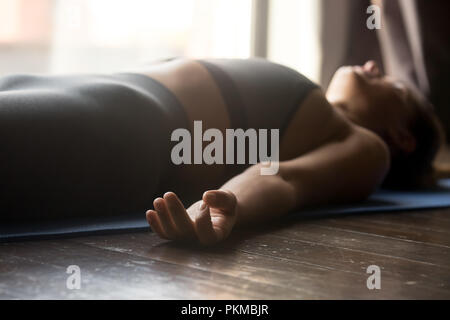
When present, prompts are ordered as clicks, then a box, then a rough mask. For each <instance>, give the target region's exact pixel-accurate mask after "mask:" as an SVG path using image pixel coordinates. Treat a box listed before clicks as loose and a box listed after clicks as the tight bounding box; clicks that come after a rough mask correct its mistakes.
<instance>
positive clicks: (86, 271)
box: [0, 240, 300, 299]
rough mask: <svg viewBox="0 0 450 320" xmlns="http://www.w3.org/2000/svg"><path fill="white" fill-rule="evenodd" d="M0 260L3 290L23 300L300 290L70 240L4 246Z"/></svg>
mask: <svg viewBox="0 0 450 320" xmlns="http://www.w3.org/2000/svg"><path fill="white" fill-rule="evenodd" d="M0 262H1V263H0V265H1V269H0V271H1V274H0V283H1V286H0V288H1V290H2V292H5V291H6V292H7V294H8V295H10V296H11V295H13V296H15V297H18V298H21V299H27V298H31V299H35V298H39V299H55V298H58V299H59V298H63V299H64V298H70V299H73V298H77V299H97V298H101V299H135V298H138V299H140V298H145V299H207V298H214V299H239V298H245V299H264V298H267V297H269V296H270V297H280V298H286V297H287V296H295V295H296V294H298V293H297V292H298V291H299V290H295V288H294V289H290V288H283V290H281V288H279V287H275V286H271V285H268V284H264V283H258V282H255V281H251V280H247V279H239V281H236V279H235V278H233V277H230V276H227V275H221V274H212V273H211V272H208V271H207V270H198V269H194V268H188V267H180V266H178V265H176V264H172V263H167V262H164V261H157V260H152V259H136V256H133V255H130V254H129V253H128V252H126V251H119V250H104V249H99V248H95V247H92V246H86V245H83V244H79V243H75V242H69V241H67V240H59V241H45V242H43V241H40V242H33V243H31V242H28V243H17V244H6V245H5V244H3V245H2V246H1V251H0ZM70 264H76V265H78V266H80V268H81V272H82V286H83V288H82V289H80V290H67V289H66V287H65V283H66V279H67V276H68V275H67V274H66V273H65V271H66V268H67V266H68V265H70ZM299 296H300V295H299Z"/></svg>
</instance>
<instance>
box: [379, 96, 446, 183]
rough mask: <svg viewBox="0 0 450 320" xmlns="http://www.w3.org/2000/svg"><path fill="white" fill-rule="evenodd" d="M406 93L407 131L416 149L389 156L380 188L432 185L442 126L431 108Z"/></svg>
mask: <svg viewBox="0 0 450 320" xmlns="http://www.w3.org/2000/svg"><path fill="white" fill-rule="evenodd" d="M408 92H409V93H408V96H407V103H408V104H411V105H412V107H413V110H414V115H413V117H412V119H411V122H410V124H409V130H410V132H411V133H412V135H413V136H414V138H415V140H416V148H415V150H414V151H413V152H411V153H405V152H402V151H400V150H395V152H391V167H390V170H389V172H388V173H387V175H386V178H385V180H384V182H383V184H382V187H384V188H389V189H418V188H423V187H429V186H431V185H434V183H435V181H434V167H433V161H434V159H435V157H436V155H437V153H438V151H439V149H440V147H441V145H442V144H443V141H444V140H445V139H444V134H443V130H442V126H441V124H440V121H439V119H438V118H437V116H436V114H435V112H434V107H433V106H432V105H431V104H430V103H429V102H428V101H426V99H425V98H424V97H422V96H421V95H419V94H417V93H415V92H413V91H412V90H408ZM391 151H392V150H391Z"/></svg>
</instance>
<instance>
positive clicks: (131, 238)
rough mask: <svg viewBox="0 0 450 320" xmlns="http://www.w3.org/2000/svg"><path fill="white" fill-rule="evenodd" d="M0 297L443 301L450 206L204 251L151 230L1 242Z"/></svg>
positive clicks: (323, 224)
mask: <svg viewBox="0 0 450 320" xmlns="http://www.w3.org/2000/svg"><path fill="white" fill-rule="evenodd" d="M69 265H78V266H79V267H80V269H81V279H82V284H81V289H79V290H69V289H67V287H66V280H67V277H68V276H69V275H68V274H67V273H66V269H67V267H68V266H69ZM370 265H377V266H379V267H380V269H381V289H380V290H369V289H368V288H367V286H366V281H367V277H368V276H369V274H367V273H366V269H367V267H368V266H370ZM0 298H2V299H23V298H26V299H53V298H57V299H141V298H146V299H341V298H343V299H405V298H406V299H450V209H444V210H433V211H415V212H401V213H378V214H364V215H347V216H342V217H330V218H320V219H319V218H318V219H311V218H308V219H303V220H302V219H298V220H296V221H292V220H290V221H282V222H280V223H279V224H278V225H275V226H270V227H266V228H263V229H259V230H253V231H248V230H247V231H239V232H236V233H235V234H234V235H233V236H232V237H231V238H230V239H229V240H228V241H226V242H225V243H223V244H222V245H220V246H218V247H214V248H208V249H206V248H198V247H195V246H189V245H179V244H174V243H171V242H167V241H164V240H161V239H159V238H158V237H157V236H156V235H155V234H153V233H151V232H139V233H129V234H119V235H107V236H106V235H103V236H90V237H80V238H73V239H64V240H46V241H33V242H19V243H6V244H0Z"/></svg>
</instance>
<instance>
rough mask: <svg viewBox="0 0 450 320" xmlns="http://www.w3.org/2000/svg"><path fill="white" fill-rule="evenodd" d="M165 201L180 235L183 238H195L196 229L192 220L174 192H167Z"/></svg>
mask: <svg viewBox="0 0 450 320" xmlns="http://www.w3.org/2000/svg"><path fill="white" fill-rule="evenodd" d="M164 200H165V201H166V205H167V208H168V211H169V214H170V216H171V217H172V220H173V222H174V224H175V229H176V230H177V232H178V235H179V236H181V237H183V238H195V228H194V225H193V223H192V220H191V218H190V217H189V215H188V214H187V212H186V209H185V208H184V205H183V203H182V202H181V200H180V199H178V197H177V195H176V194H175V193H173V192H167V193H165V194H164Z"/></svg>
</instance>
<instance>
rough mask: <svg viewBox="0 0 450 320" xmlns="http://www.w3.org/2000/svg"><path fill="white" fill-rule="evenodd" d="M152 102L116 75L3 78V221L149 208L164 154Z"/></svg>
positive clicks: (161, 122) (0, 171) (159, 118)
mask: <svg viewBox="0 0 450 320" xmlns="http://www.w3.org/2000/svg"><path fill="white" fill-rule="evenodd" d="M153 104H154V103H153V101H151V100H149V99H148V98H147V97H146V96H145V95H144V94H141V93H140V92H139V91H138V90H134V89H133V88H132V87H129V86H126V85H123V84H122V83H121V82H120V81H116V80H115V79H114V78H111V77H103V76H77V77H36V76H11V77H4V78H0V157H1V158H0V159H1V160H0V161H1V165H0V219H2V220H5V219H7V220H9V219H14V220H16V219H19V220H20V219H24V218H37V219H41V218H47V217H56V216H58V217H67V216H93V215H114V214H126V213H133V212H136V211H142V212H144V210H145V209H146V208H148V207H149V206H150V205H151V200H152V197H153V195H154V193H155V191H156V188H157V185H158V183H159V178H160V174H161V172H162V170H163V169H164V160H163V159H162V158H163V157H161V153H167V152H166V150H165V148H166V146H165V144H164V141H163V140H162V139H164V135H165V130H166V129H165V127H164V114H163V112H162V111H161V108H159V107H158V106H154V105H153Z"/></svg>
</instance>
